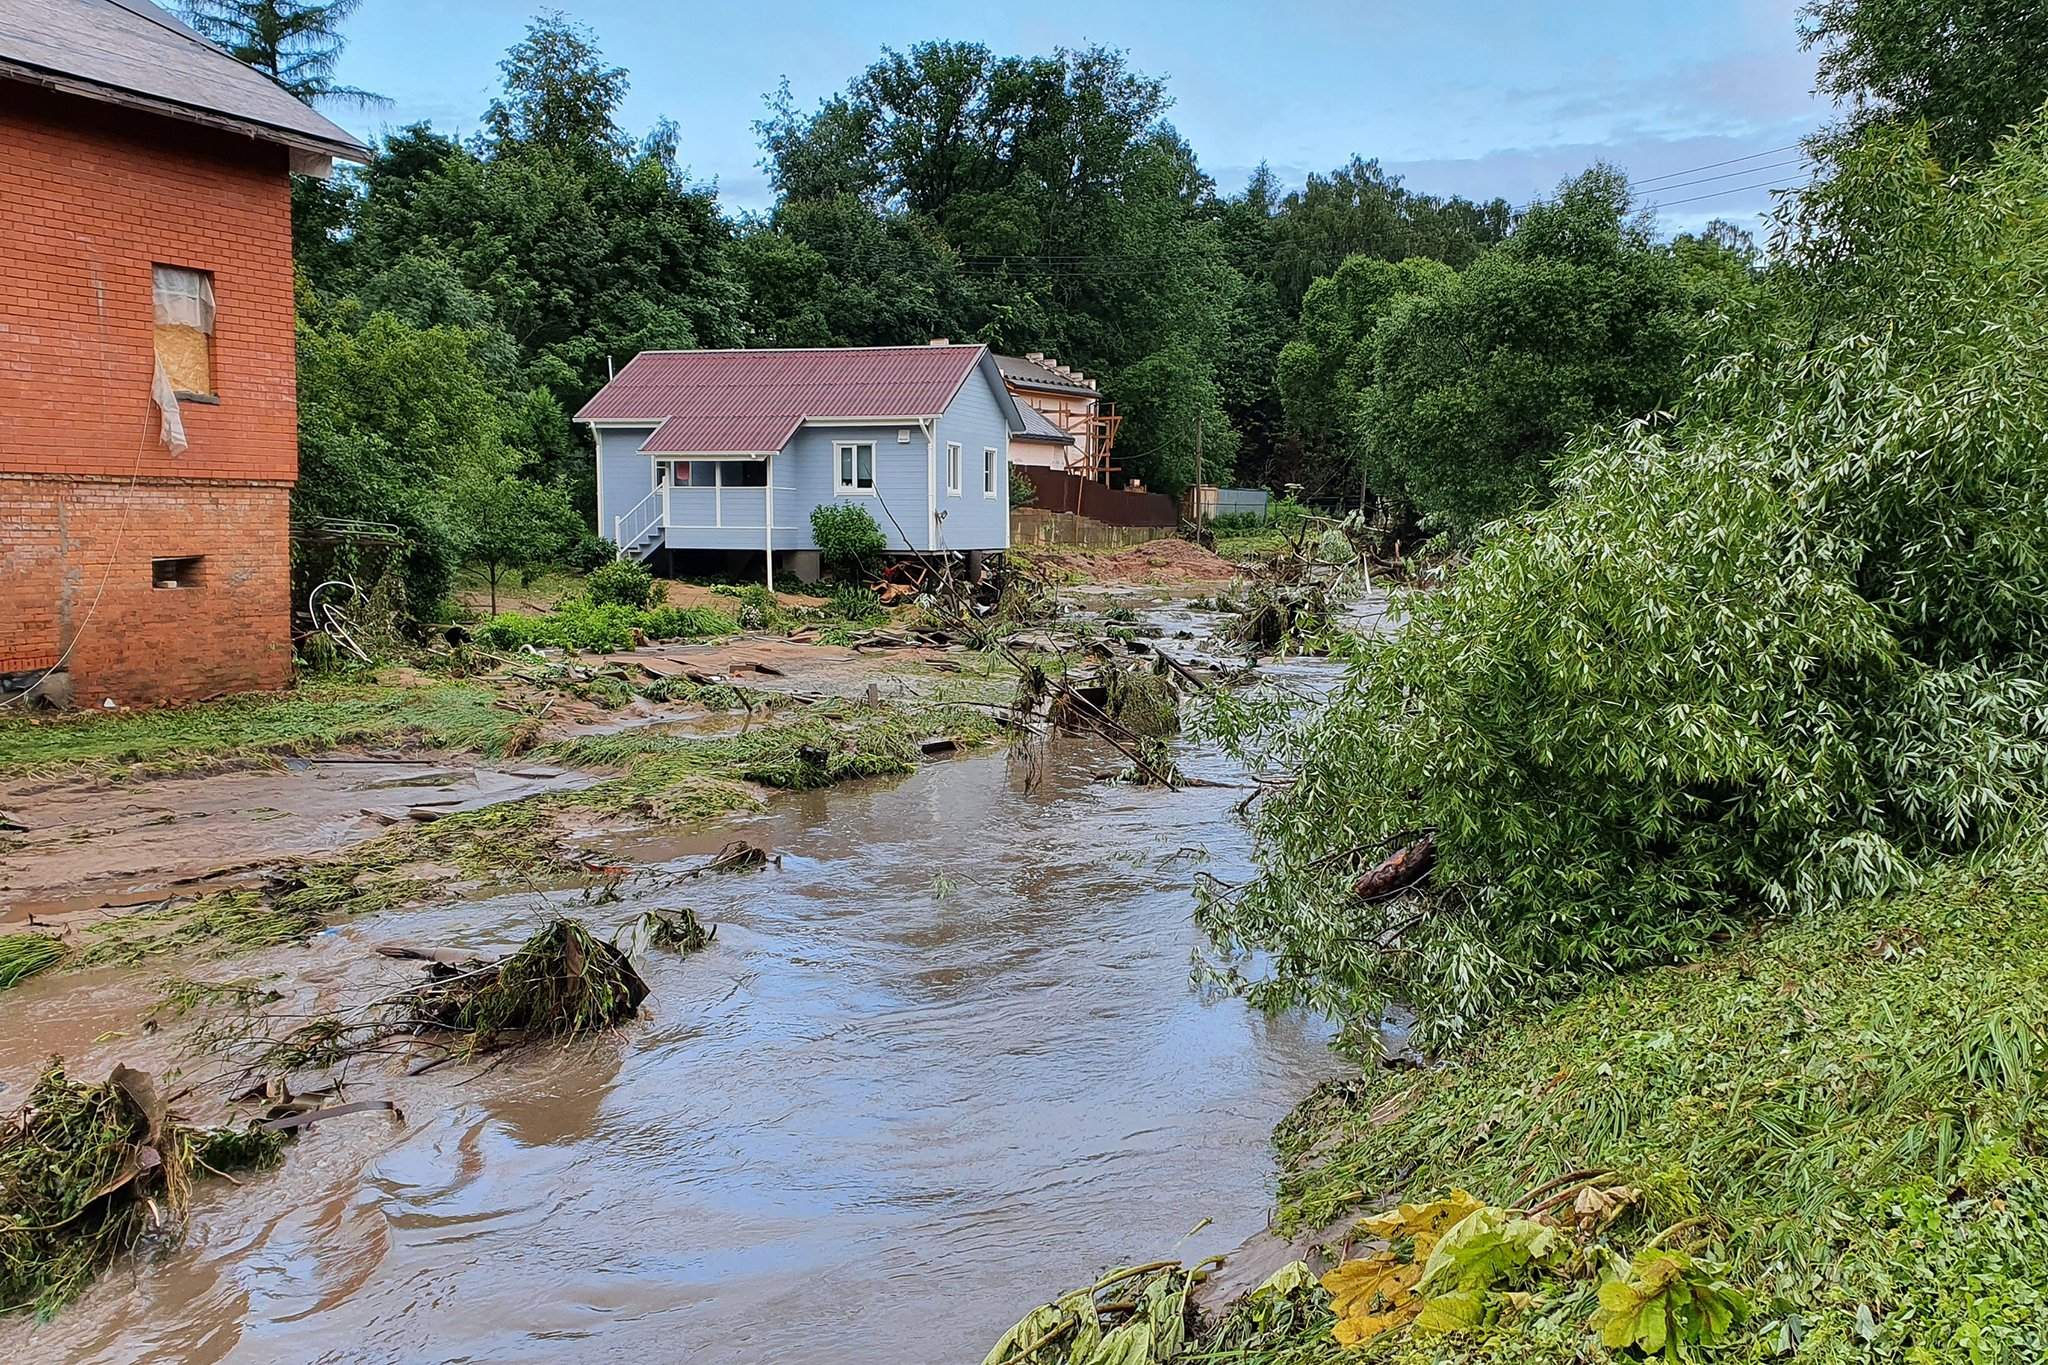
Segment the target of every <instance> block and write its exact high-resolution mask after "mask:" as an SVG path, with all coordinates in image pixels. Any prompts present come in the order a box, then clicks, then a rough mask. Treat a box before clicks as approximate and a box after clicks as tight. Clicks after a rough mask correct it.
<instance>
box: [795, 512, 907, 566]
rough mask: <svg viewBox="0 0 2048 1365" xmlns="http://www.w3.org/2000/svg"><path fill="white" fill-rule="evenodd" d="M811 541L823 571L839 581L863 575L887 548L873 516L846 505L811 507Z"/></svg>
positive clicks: (886, 542)
mask: <svg viewBox="0 0 2048 1365" xmlns="http://www.w3.org/2000/svg"><path fill="white" fill-rule="evenodd" d="M811 538H812V539H813V540H816V541H817V542H818V553H819V554H820V555H821V556H823V557H824V561H825V569H826V571H827V572H828V573H831V574H833V575H834V576H836V577H840V578H858V577H859V576H861V575H862V574H864V573H867V572H868V571H869V570H870V569H872V568H874V567H875V566H876V565H878V564H880V563H881V562H882V555H883V554H884V553H885V552H886V551H887V550H888V548H889V541H888V538H887V537H886V536H884V535H883V534H882V528H881V527H880V526H879V525H877V524H876V522H875V518H874V514H873V513H871V512H869V511H868V509H867V508H865V507H861V506H858V505H857V504H854V503H850V502H847V503H839V504H836V505H829V506H824V505H821V506H818V507H813V508H812V509H811Z"/></svg>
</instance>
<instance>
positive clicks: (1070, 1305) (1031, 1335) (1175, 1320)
mask: <svg viewBox="0 0 2048 1365" xmlns="http://www.w3.org/2000/svg"><path fill="white" fill-rule="evenodd" d="M1200 1275H1201V1268H1200V1267H1197V1268H1195V1269H1193V1270H1188V1269H1183V1268H1182V1267H1181V1265H1180V1264H1179V1263H1178V1262H1175V1261H1160V1262H1156V1263H1154V1264H1152V1265H1138V1266H1127V1267H1124V1268H1122V1269H1119V1270H1112V1271H1111V1272H1109V1274H1107V1275H1105V1276H1103V1277H1102V1278H1101V1279H1099V1280H1097V1281H1096V1282H1095V1283H1094V1284H1092V1285H1090V1286H1089V1287H1088V1288H1086V1289H1077V1290H1075V1291H1074V1292H1073V1293H1071V1294H1068V1295H1065V1296H1064V1297H1062V1298H1059V1299H1055V1300H1054V1301H1053V1302H1051V1303H1049V1304H1046V1305H1045V1306H1044V1307H1042V1308H1034V1309H1032V1310H1031V1312H1030V1313H1029V1314H1027V1315H1026V1316H1025V1318H1024V1320H1023V1321H1022V1322H1020V1323H1018V1324H1017V1325H1016V1326H1015V1327H1012V1328H1011V1329H1010V1330H1009V1331H1008V1332H1006V1333H1004V1334H1003V1338H1002V1340H1001V1341H998V1342H997V1343H996V1346H995V1349H994V1350H992V1351H990V1352H989V1353H988V1356H987V1357H986V1359H984V1360H983V1361H982V1365H1092V1363H1093V1362H1097V1361H1101V1362H1115V1365H1165V1362H1167V1361H1171V1360H1177V1359H1180V1353H1181V1348H1182V1347H1183V1346H1184V1345H1185V1344H1186V1343H1187V1339H1188V1318H1189V1313H1188V1291H1189V1290H1190V1289H1191V1288H1193V1287H1194V1284H1195V1282H1196V1280H1197V1279H1198V1278H1199V1277H1200Z"/></svg>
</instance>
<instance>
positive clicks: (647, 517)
mask: <svg viewBox="0 0 2048 1365" xmlns="http://www.w3.org/2000/svg"><path fill="white" fill-rule="evenodd" d="M664 491H665V490H663V489H660V488H657V489H655V490H654V491H653V492H652V493H649V494H648V495H647V496H646V497H644V498H642V499H640V501H639V502H638V503H637V504H635V506H634V507H633V510H632V511H630V512H627V513H626V514H625V515H623V516H617V517H613V518H612V544H614V545H616V546H618V547H619V558H621V559H626V558H628V557H630V558H633V559H645V558H647V556H648V555H649V554H650V553H651V552H653V551H654V550H655V549H657V548H659V547H660V545H661V531H662V528H663V526H664V525H665V523H666V518H665V517H664V516H663V512H664V510H665V508H664V504H663V500H662V496H661V495H662V493H663V492H664Z"/></svg>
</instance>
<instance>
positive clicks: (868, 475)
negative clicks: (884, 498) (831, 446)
mask: <svg viewBox="0 0 2048 1365" xmlns="http://www.w3.org/2000/svg"><path fill="white" fill-rule="evenodd" d="M836 453H837V457H838V461H839V468H838V469H837V470H836V471H835V473H834V479H833V486H834V488H835V489H836V491H838V492H841V493H872V492H874V491H875V443H874V442H873V441H841V442H840V443H839V445H838V446H837V447H836Z"/></svg>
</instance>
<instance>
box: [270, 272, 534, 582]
mask: <svg viewBox="0 0 2048 1365" xmlns="http://www.w3.org/2000/svg"><path fill="white" fill-rule="evenodd" d="M480 340H481V339H480V338H479V337H478V335H476V334H474V333H470V332H466V331H463V330H462V329H460V328H455V327H446V326H440V327H426V328H422V327H415V326H412V325H410V324H408V323H406V322H403V321H401V320H400V319H398V318H396V317H394V316H392V315H391V314H389V313H370V314H367V315H365V314H364V313H363V311H362V309H361V307H360V305H358V304H356V303H355V302H354V301H353V300H341V301H338V302H336V303H334V304H332V305H330V304H327V303H326V302H325V301H324V300H323V299H322V298H321V297H320V296H319V295H318V294H316V293H314V292H311V291H308V290H301V293H300V300H299V324H298V358H299V364H298V372H299V480H298V483H297V485H296V487H295V488H294V490H293V495H292V514H293V517H294V518H295V519H296V520H298V521H301V522H306V521H311V520H315V519H321V518H334V519H341V520H349V521H368V522H381V523H389V524H391V525H394V526H396V527H397V528H398V530H399V532H400V534H401V535H403V536H404V538H405V541H406V550H405V553H404V564H403V572H404V578H405V586H406V593H407V597H408V599H409V600H410V601H411V603H412V605H413V607H414V608H415V609H416V610H421V611H425V610H429V609H431V608H432V607H433V606H434V605H435V604H436V603H438V602H439V601H440V600H441V598H442V597H443V596H444V595H445V594H446V592H447V589H448V584H449V582H450V580H451V578H452V575H453V573H454V570H455V567H456V565H457V564H458V563H459V561H460V559H461V556H462V554H463V553H464V550H465V547H466V545H467V535H468V531H467V527H466V525H465V521H464V518H463V516H462V515H461V513H460V511H459V505H458V498H457V494H456V490H457V489H458V488H459V487H461V486H463V485H464V484H466V483H469V482H471V481H474V480H476V479H479V478H485V477H489V476H494V475H496V474H499V473H501V472H503V471H505V470H507V469H508V468H509V467H510V466H511V465H512V464H513V463H514V462H515V461H516V459H517V456H516V455H515V454H514V453H513V452H512V451H510V450H509V449H508V448H507V446H506V444H505V442H504V438H503V433H502V431H501V427H500V422H501V414H502V408H501V395H500V392H499V390H498V388H497V386H496V385H495V384H493V382H492V381H491V378H490V376H489V375H488V374H487V373H486V372H485V370H484V369H483V367H482V365H481V364H480V363H479V362H478V359H477V350H478V346H479V343H480ZM308 553H309V554H310V555H312V556H313V557H312V558H310V559H308V560H306V561H305V562H302V563H301V565H300V568H301V571H302V573H303V574H305V575H318V576H325V575H326V573H327V571H328V570H329V568H331V567H332V566H331V564H330V563H329V561H328V560H326V559H323V558H320V557H318V555H317V554H314V552H311V551H309V552H308Z"/></svg>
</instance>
